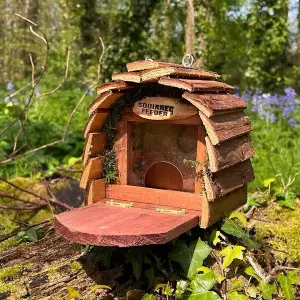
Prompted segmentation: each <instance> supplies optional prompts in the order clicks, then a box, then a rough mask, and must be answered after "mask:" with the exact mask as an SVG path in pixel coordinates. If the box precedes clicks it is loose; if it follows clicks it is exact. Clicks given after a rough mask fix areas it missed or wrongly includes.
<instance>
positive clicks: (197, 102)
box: [182, 92, 247, 118]
mask: <svg viewBox="0 0 300 300" xmlns="http://www.w3.org/2000/svg"><path fill="white" fill-rule="evenodd" d="M182 97H183V98H184V99H186V100H188V101H189V102H190V103H191V104H193V105H194V106H195V107H197V108H198V109H199V110H200V111H201V112H202V113H203V114H205V115H206V116H207V117H208V118H210V117H211V116H215V115H221V114H227V113H230V112H236V111H242V110H244V109H245V108H247V104H246V103H245V102H244V101H242V100H241V99H240V98H239V97H237V96H234V95H231V94H192V93H189V92H184V94H183V95H182Z"/></svg>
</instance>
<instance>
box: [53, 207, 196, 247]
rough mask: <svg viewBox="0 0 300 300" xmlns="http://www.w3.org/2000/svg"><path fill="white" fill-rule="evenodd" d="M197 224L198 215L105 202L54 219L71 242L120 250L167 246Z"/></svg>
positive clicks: (56, 227) (56, 225) (57, 229)
mask: <svg viewBox="0 0 300 300" xmlns="http://www.w3.org/2000/svg"><path fill="white" fill-rule="evenodd" d="M198 224H199V214H197V212H195V213H191V212H189V213H185V214H183V215H176V214H171V213H163V212H157V211H156V210H151V209H142V208H134V207H130V208H123V207H117V206H111V205H106V204H105V203H103V202H97V203H95V204H93V205H91V206H86V207H82V208H80V209H78V210H75V211H69V212H65V213H62V214H60V215H58V216H56V218H55V229H56V232H57V233H58V234H59V235H62V236H64V237H65V238H66V239H68V240H70V241H72V242H76V243H80V244H92V245H100V246H119V247H129V246H141V245H150V244H164V243H166V242H168V241H170V240H172V239H174V238H176V237H177V236H179V235H180V234H182V233H184V232H186V231H188V230H189V229H191V228H193V227H195V226H197V225H198Z"/></svg>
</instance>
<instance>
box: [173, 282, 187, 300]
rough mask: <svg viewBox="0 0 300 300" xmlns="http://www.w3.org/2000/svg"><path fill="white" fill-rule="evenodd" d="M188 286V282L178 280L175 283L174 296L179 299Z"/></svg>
mask: <svg viewBox="0 0 300 300" xmlns="http://www.w3.org/2000/svg"><path fill="white" fill-rule="evenodd" d="M187 286H188V282H187V281H184V280H179V281H177V283H176V290H175V298H176V299H180V298H181V297H182V295H183V293H184V292H185V290H186V288H187Z"/></svg>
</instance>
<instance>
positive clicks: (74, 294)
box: [66, 285, 80, 300]
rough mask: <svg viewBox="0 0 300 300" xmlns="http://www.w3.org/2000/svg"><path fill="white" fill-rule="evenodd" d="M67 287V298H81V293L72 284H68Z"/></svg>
mask: <svg viewBox="0 0 300 300" xmlns="http://www.w3.org/2000/svg"><path fill="white" fill-rule="evenodd" d="M66 288H67V290H68V295H67V300H72V299H76V298H80V294H79V293H78V291H77V290H75V289H74V288H73V287H72V286H69V285H68V286H67V287H66Z"/></svg>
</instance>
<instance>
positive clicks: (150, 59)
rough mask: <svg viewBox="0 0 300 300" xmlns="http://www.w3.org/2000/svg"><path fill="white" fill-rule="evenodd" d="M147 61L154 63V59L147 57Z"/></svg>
mask: <svg viewBox="0 0 300 300" xmlns="http://www.w3.org/2000/svg"><path fill="white" fill-rule="evenodd" d="M145 60H148V61H153V59H152V58H150V57H147V58H146V59H145Z"/></svg>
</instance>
